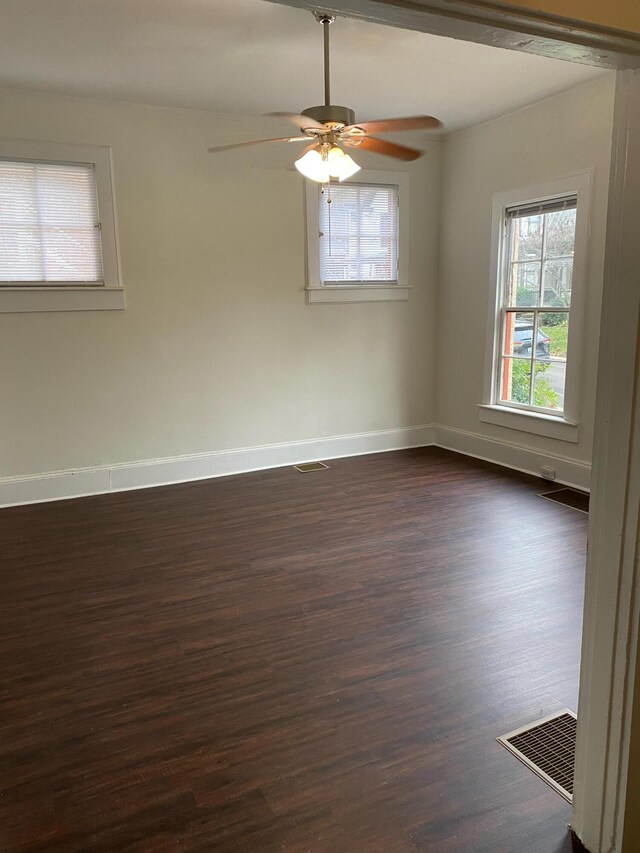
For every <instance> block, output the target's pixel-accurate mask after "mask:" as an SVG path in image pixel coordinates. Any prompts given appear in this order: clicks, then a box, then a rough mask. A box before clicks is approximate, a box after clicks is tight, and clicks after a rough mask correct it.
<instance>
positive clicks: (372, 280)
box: [306, 172, 408, 302]
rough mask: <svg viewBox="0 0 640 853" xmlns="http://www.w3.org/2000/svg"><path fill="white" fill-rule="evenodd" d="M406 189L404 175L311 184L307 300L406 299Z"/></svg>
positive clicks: (374, 175) (368, 175)
mask: <svg viewBox="0 0 640 853" xmlns="http://www.w3.org/2000/svg"><path fill="white" fill-rule="evenodd" d="M407 190H408V188H407V185H406V176H405V175H403V174H401V173H379V172H374V173H371V172H368V173H364V174H363V173H358V175H357V176H356V177H353V178H351V179H350V180H349V181H345V182H344V183H335V184H331V185H329V186H318V185H317V184H311V183H310V182H309V183H308V184H307V187H306V193H307V230H308V244H307V261H308V264H307V266H308V275H307V301H308V302H355V301H381V300H385V299H407V297H408V287H407V279H406V267H407V262H408V259H407V245H408V243H407V232H406V229H407V222H406V219H407V212H406V206H407V203H408V199H407Z"/></svg>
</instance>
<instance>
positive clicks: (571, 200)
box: [506, 195, 578, 219]
mask: <svg viewBox="0 0 640 853" xmlns="http://www.w3.org/2000/svg"><path fill="white" fill-rule="evenodd" d="M577 206H578V199H577V197H576V196H575V195H572V196H567V198H553V199H550V200H549V201H538V202H534V203H533V204H523V205H520V206H519V207H510V208H508V209H507V211H506V218H507V219H520V218H522V217H523V216H541V215H542V214H543V213H556V212H557V211H559V210H573V209H575V208H577Z"/></svg>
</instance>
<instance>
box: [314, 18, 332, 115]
mask: <svg viewBox="0 0 640 853" xmlns="http://www.w3.org/2000/svg"><path fill="white" fill-rule="evenodd" d="M314 15H315V17H316V21H318V23H320V24H322V30H323V35H324V105H325V107H329V106H331V73H330V64H329V62H330V54H329V27H330V26H331V24H332V23H333V22H334V21H335V19H336V18H335V15H329V14H327V13H326V12H314Z"/></svg>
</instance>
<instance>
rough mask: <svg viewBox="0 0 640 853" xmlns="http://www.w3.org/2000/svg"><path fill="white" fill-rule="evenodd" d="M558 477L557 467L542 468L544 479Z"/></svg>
mask: <svg viewBox="0 0 640 853" xmlns="http://www.w3.org/2000/svg"><path fill="white" fill-rule="evenodd" d="M555 478H556V469H555V468H546V467H545V468H543V469H542V479H543V480H555Z"/></svg>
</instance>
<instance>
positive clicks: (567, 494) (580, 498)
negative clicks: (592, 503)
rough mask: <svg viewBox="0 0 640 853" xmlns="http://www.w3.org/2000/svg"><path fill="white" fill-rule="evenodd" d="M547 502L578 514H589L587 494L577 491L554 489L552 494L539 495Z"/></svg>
mask: <svg viewBox="0 0 640 853" xmlns="http://www.w3.org/2000/svg"><path fill="white" fill-rule="evenodd" d="M539 497H541V498H545V499H546V500H548V501H555V502H556V503H559V504H564V506H569V507H571V509H577V510H579V511H580V512H589V495H588V493H587V492H579V491H578V490H577V489H556V490H555V491H553V492H543V493H542V494H541V495H539Z"/></svg>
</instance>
